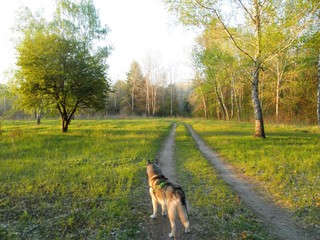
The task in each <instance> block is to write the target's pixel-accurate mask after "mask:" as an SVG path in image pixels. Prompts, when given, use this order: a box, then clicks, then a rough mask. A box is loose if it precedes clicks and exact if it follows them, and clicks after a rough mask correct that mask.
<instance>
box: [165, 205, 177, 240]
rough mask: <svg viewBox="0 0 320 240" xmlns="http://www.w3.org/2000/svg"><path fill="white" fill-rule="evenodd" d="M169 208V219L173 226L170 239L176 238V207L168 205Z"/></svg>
mask: <svg viewBox="0 0 320 240" xmlns="http://www.w3.org/2000/svg"><path fill="white" fill-rule="evenodd" d="M167 207H168V217H169V220H170V225H171V233H169V237H171V238H175V235H176V223H175V220H176V206H175V203H171V204H168V205H167Z"/></svg>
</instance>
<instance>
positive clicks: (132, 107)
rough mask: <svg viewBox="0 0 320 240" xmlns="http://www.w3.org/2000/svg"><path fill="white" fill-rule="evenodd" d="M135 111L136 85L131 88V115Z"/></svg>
mask: <svg viewBox="0 0 320 240" xmlns="http://www.w3.org/2000/svg"><path fill="white" fill-rule="evenodd" d="M133 113H134V87H132V89H131V115H132V116H133Z"/></svg>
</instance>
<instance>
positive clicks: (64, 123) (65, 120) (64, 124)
mask: <svg viewBox="0 0 320 240" xmlns="http://www.w3.org/2000/svg"><path fill="white" fill-rule="evenodd" d="M69 124H70V121H68V118H67V117H64V118H63V119H62V132H63V133H66V132H68V127H69Z"/></svg>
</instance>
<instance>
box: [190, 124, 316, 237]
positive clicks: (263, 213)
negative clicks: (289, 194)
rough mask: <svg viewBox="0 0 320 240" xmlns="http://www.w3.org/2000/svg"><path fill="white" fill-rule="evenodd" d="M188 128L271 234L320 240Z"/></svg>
mask: <svg viewBox="0 0 320 240" xmlns="http://www.w3.org/2000/svg"><path fill="white" fill-rule="evenodd" d="M186 126H187V128H188V129H189V131H190V133H191V135H192V137H193V138H194V140H195V141H196V143H197V145H198V148H199V150H200V151H201V152H202V153H203V155H204V156H205V157H206V159H207V160H209V161H210V162H211V163H212V164H213V165H214V166H215V168H216V169H217V170H218V171H219V175H220V177H221V178H222V179H223V180H224V181H225V182H227V183H228V184H229V185H230V186H231V187H232V188H233V189H234V190H235V191H236V192H237V194H238V195H239V197H240V199H241V200H242V201H243V202H245V204H246V205H247V206H248V207H249V208H251V209H252V210H253V211H254V212H255V213H256V215H257V217H258V218H259V219H260V220H261V222H262V224H264V225H265V226H266V227H267V228H268V229H269V231H270V233H272V234H273V235H275V236H277V237H278V238H279V239H288V240H304V239H305V240H311V239H320V238H318V237H316V236H313V234H312V233H309V232H306V231H305V230H304V229H301V228H300V227H299V226H298V225H297V224H296V223H295V222H294V221H293V220H291V218H290V215H289V214H288V213H287V212H286V211H284V210H283V209H281V208H280V207H277V206H275V205H274V204H272V203H271V199H270V198H269V197H267V196H265V194H262V193H260V192H258V191H257V190H255V189H254V186H253V185H252V184H250V183H249V182H247V181H246V180H245V179H243V178H241V177H240V176H239V175H237V174H236V173H235V171H234V170H233V168H232V167H231V166H229V165H227V164H225V163H222V162H221V161H220V160H219V158H218V156H217V154H215V153H214V152H213V151H212V149H210V148H209V147H208V146H207V145H206V144H205V143H204V142H203V140H202V139H201V138H200V137H199V135H198V134H197V133H196V132H195V131H194V130H193V129H192V128H191V127H190V126H189V125H186Z"/></svg>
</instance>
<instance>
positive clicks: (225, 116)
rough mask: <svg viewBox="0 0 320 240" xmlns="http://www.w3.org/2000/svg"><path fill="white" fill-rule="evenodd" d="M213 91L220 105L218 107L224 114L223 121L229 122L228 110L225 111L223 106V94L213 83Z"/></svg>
mask: <svg viewBox="0 0 320 240" xmlns="http://www.w3.org/2000/svg"><path fill="white" fill-rule="evenodd" d="M215 91H216V95H217V98H218V101H219V103H220V107H221V109H222V111H223V114H224V119H225V120H227V121H229V119H230V118H229V113H228V109H227V107H226V105H225V104H224V98H223V94H222V92H221V89H220V87H218V85H217V83H215Z"/></svg>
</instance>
